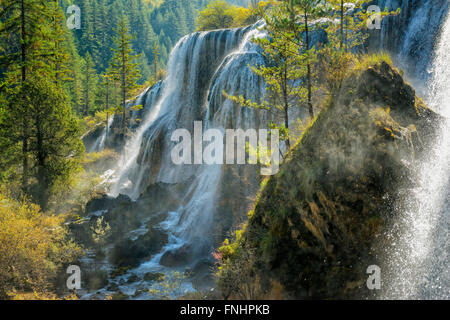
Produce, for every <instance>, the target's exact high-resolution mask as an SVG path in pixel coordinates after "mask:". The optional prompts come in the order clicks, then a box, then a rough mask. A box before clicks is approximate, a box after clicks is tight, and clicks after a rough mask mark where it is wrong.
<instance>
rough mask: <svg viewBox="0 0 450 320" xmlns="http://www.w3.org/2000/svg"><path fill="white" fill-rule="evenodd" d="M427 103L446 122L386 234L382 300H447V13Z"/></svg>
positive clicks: (449, 288)
mask: <svg viewBox="0 0 450 320" xmlns="http://www.w3.org/2000/svg"><path fill="white" fill-rule="evenodd" d="M432 66H433V67H432V70H431V80H430V81H429V86H428V90H429V94H428V97H427V103H428V105H429V107H430V108H432V109H433V110H434V111H436V112H437V113H439V114H441V115H443V116H445V117H448V118H449V119H447V120H444V121H443V122H442V124H440V128H439V129H438V130H437V132H438V135H437V140H436V142H435V145H434V146H433V150H432V152H430V153H429V155H428V157H427V159H426V161H424V162H423V163H421V164H420V165H419V167H418V168H417V172H418V173H419V174H418V184H417V187H416V188H414V189H413V190H411V191H410V196H409V197H408V199H406V204H405V205H404V207H406V209H403V212H400V213H399V217H398V221H396V224H395V225H394V227H393V230H392V231H390V233H391V234H390V235H391V238H392V239H394V240H393V241H394V243H393V244H392V248H391V249H390V250H391V252H389V253H388V257H387V259H388V262H387V269H388V270H384V272H383V271H382V272H383V273H384V274H385V277H384V281H383V285H384V287H385V288H384V290H383V294H382V295H381V297H382V298H387V299H449V298H450V273H449V269H448V266H449V264H450V260H449V250H450V246H449V234H448V232H449V221H450V206H449V201H450V198H449V197H450V100H449V96H450V14H448V15H447V18H446V21H445V22H444V24H443V27H442V31H441V35H440V39H439V41H438V43H437V45H436V47H435V54H434V58H433V62H432Z"/></svg>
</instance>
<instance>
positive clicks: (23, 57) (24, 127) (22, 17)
mask: <svg viewBox="0 0 450 320" xmlns="http://www.w3.org/2000/svg"><path fill="white" fill-rule="evenodd" d="M24 2H25V0H21V2H20V20H21V26H20V31H21V32H20V36H21V44H20V49H21V62H22V65H21V68H20V69H21V76H22V86H23V85H24V84H25V81H26V71H27V70H26V65H25V63H26V43H25V38H26V32H25V3H24ZM21 94H22V95H23V94H24V92H23V90H21ZM23 98H25V97H23ZM22 101H25V99H23V100H22ZM22 107H23V110H22V112H23V118H22V131H23V132H22V134H23V136H22V157H23V160H22V170H23V172H22V190H23V192H25V193H26V192H27V191H28V190H27V189H28V170H29V167H28V135H29V133H28V131H29V130H28V121H27V120H28V119H27V117H26V114H27V113H26V112H25V108H26V106H22Z"/></svg>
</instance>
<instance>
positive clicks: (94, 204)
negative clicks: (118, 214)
mask: <svg viewBox="0 0 450 320" xmlns="http://www.w3.org/2000/svg"><path fill="white" fill-rule="evenodd" d="M130 203H131V199H130V197H128V196H126V195H123V194H120V195H119V196H118V197H117V198H114V197H110V196H108V195H106V194H100V195H98V196H96V197H94V198H92V199H91V200H89V202H88V203H87V204H86V210H85V212H86V213H92V212H97V211H102V210H110V209H113V208H116V207H118V206H121V205H124V204H130Z"/></svg>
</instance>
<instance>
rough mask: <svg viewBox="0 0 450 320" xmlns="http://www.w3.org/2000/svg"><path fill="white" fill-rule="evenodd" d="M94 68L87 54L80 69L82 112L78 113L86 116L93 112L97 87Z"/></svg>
mask: <svg viewBox="0 0 450 320" xmlns="http://www.w3.org/2000/svg"><path fill="white" fill-rule="evenodd" d="M94 67H95V64H94V61H93V60H92V57H91V55H90V54H89V52H88V53H86V58H85V62H84V64H83V67H82V110H80V112H81V114H83V115H88V114H89V113H90V112H91V111H94V99H95V94H96V86H97V74H96V72H95V69H94Z"/></svg>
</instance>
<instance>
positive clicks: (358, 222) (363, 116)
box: [219, 62, 437, 299]
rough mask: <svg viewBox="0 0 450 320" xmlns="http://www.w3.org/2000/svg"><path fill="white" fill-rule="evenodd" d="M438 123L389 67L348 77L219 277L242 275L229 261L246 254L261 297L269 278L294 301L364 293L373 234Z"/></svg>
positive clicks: (269, 190)
mask: <svg viewBox="0 0 450 320" xmlns="http://www.w3.org/2000/svg"><path fill="white" fill-rule="evenodd" d="M436 119H437V117H436V115H435V114H434V113H433V112H432V111H431V110H430V109H428V108H427V107H426V106H425V105H424V104H423V102H422V101H421V100H420V98H418V97H417V96H416V95H415V92H414V89H412V88H411V87H410V86H409V85H408V84H406V83H405V81H404V80H403V79H402V77H401V75H400V74H399V73H398V72H397V71H396V70H395V69H393V68H392V67H391V66H389V65H388V64H387V63H385V62H381V63H378V64H376V65H373V66H370V67H369V68H368V69H367V70H364V71H361V72H360V73H358V74H353V75H352V76H351V77H350V78H348V79H347V80H346V81H345V82H344V83H343V86H342V89H341V93H340V94H339V95H338V96H336V97H335V98H334V99H333V100H332V101H330V103H329V105H328V106H327V107H326V109H325V110H323V111H322V112H321V113H320V114H319V115H318V117H317V119H316V120H315V122H314V123H313V124H312V125H311V126H310V128H309V129H308V130H307V131H306V132H305V133H304V134H303V137H302V138H301V140H300V141H299V142H298V143H297V144H296V145H295V147H294V148H293V150H292V151H291V152H290V153H289V154H288V156H287V158H286V160H285V162H284V163H283V164H282V166H281V167H280V171H279V172H278V174H277V175H275V176H273V177H271V178H270V179H269V181H268V182H267V184H266V186H265V187H264V189H263V190H262V192H261V195H260V197H259V201H258V202H257V203H256V205H255V209H254V211H253V213H252V215H251V218H250V219H249V221H248V224H247V226H246V229H245V232H244V235H243V236H242V238H241V239H240V241H239V243H238V249H239V250H234V252H237V253H235V254H234V256H232V257H231V265H229V266H228V269H227V265H225V266H224V268H225V269H224V270H222V272H221V274H222V275H226V274H227V275H228V276H230V275H231V277H235V278H237V279H240V277H242V276H241V275H242V274H244V272H243V271H242V270H239V268H237V267H235V268H234V269H233V268H232V266H233V264H234V265H238V261H240V260H239V259H245V257H248V256H251V259H249V260H250V261H249V263H248V266H246V268H250V269H251V271H249V272H248V274H249V275H252V277H253V278H254V281H255V282H258V285H259V287H260V291H261V296H262V297H264V292H269V291H270V290H271V287H272V284H273V283H277V284H280V285H281V287H282V288H283V290H284V291H285V293H286V296H287V297H290V298H300V299H311V298H322V299H330V298H333V299H340V298H341V299H346V298H361V297H364V296H365V295H366V294H368V293H367V288H366V287H365V285H364V284H365V280H366V279H367V275H366V272H365V271H366V268H367V266H368V265H370V264H374V263H375V264H376V263H378V261H377V256H376V255H375V254H374V247H375V244H376V240H378V237H379V236H380V235H382V233H383V231H384V230H385V228H386V227H387V226H388V225H389V223H390V221H391V218H392V215H393V210H392V208H393V205H394V203H398V202H399V201H398V200H400V198H401V196H402V193H401V192H398V190H399V189H400V187H403V188H404V189H407V188H408V187H411V186H413V184H414V181H413V180H412V179H411V177H413V176H414V172H412V171H411V166H409V165H408V164H409V163H412V162H413V161H415V160H416V159H417V158H418V157H420V156H421V152H423V150H426V141H428V139H429V138H430V137H431V136H432V135H433V130H432V129H431V128H432V123H433V122H434V121H436ZM404 133H409V134H404ZM243 257H244V258H243ZM233 261H234V262H233ZM227 270H235V271H234V272H235V273H233V272H228V273H227ZM256 279H257V280H256ZM219 280H220V279H219ZM222 280H226V279H222ZM238 281H239V280H238ZM243 281H245V279H244V280H243ZM219 282H220V281H219ZM221 283H226V281H222V282H221ZM355 284H357V285H355ZM225 289H227V288H225Z"/></svg>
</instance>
